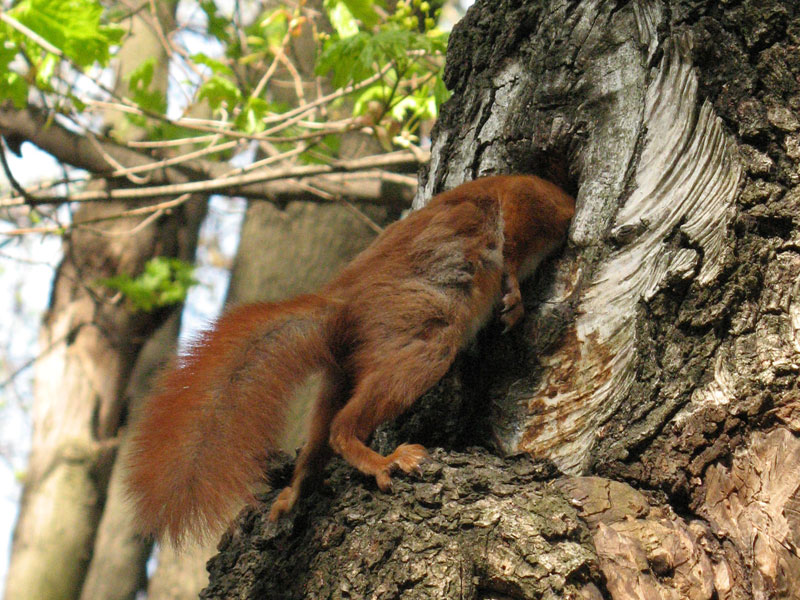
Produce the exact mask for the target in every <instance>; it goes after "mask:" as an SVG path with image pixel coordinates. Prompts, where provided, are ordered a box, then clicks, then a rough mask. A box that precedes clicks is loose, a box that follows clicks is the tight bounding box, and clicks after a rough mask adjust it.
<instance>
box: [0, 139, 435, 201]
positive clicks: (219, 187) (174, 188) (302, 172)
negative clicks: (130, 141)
mask: <svg viewBox="0 0 800 600" xmlns="http://www.w3.org/2000/svg"><path fill="white" fill-rule="evenodd" d="M423 158H424V159H425V160H427V153H425V155H424V156H419V155H415V154H414V153H412V152H410V151H407V150H402V151H398V152H390V153H388V154H378V155H374V156H367V157H364V158H356V159H351V160H340V161H334V162H332V163H330V164H322V165H300V166H291V167H283V168H278V169H270V170H267V171H259V172H256V173H247V174H242V175H237V176H233V177H218V178H216V179H210V180H207V181H190V182H186V183H179V184H168V185H158V186H149V187H140V188H122V189H113V190H108V191H85V192H81V193H78V194H74V195H72V196H69V197H67V198H56V197H53V198H48V199H46V200H44V199H42V200H39V201H37V203H47V204H53V203H59V202H66V201H69V202H90V201H96V200H141V199H143V198H158V197H163V196H177V195H179V194H208V193H213V192H223V191H224V192H225V193H227V194H229V195H236V192H237V189H239V188H243V187H245V186H248V185H251V184H256V183H265V182H269V181H276V180H279V179H292V178H299V177H311V176H314V175H324V174H330V173H342V172H350V171H366V170H371V169H383V168H386V167H391V166H396V165H400V164H408V163H417V164H419V163H420V160H421V159H423ZM22 204H25V201H24V199H21V198H12V199H10V200H5V201H0V208H8V207H12V206H20V205H22Z"/></svg>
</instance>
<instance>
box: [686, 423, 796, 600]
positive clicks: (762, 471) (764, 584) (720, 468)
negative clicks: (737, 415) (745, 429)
mask: <svg viewBox="0 0 800 600" xmlns="http://www.w3.org/2000/svg"><path fill="white" fill-rule="evenodd" d="M798 473H800V440H798V438H797V437H796V436H794V435H792V433H791V432H790V431H789V430H787V429H776V430H774V431H771V432H769V433H762V432H755V433H753V435H751V436H750V438H749V439H748V440H747V441H746V443H745V445H744V446H743V447H742V448H741V449H740V451H739V453H738V454H737V456H735V457H734V459H733V462H732V464H731V465H730V466H729V467H726V466H725V465H723V464H720V463H717V464H715V465H712V466H711V467H710V468H709V469H708V472H707V473H706V482H705V485H706V487H705V499H704V502H703V505H702V507H701V509H700V514H702V515H703V516H704V517H705V518H707V519H708V521H709V522H710V523H711V525H712V527H713V529H714V532H715V533H716V534H717V535H718V536H720V537H721V538H727V539H730V540H732V541H733V542H734V543H735V544H736V546H737V547H738V548H740V549H741V550H742V553H743V554H744V559H745V562H746V564H747V566H748V567H749V569H750V571H751V573H753V578H752V581H751V585H752V593H753V598H793V597H796V594H797V592H798V589H797V585H798V577H800V556H798V552H797V549H798V548H799V547H800V528H798V514H800V478H798Z"/></svg>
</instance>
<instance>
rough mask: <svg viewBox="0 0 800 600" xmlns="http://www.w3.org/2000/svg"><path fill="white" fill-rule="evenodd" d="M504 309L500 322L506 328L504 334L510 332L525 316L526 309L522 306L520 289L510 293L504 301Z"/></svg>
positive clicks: (501, 312) (504, 297)
mask: <svg viewBox="0 0 800 600" xmlns="http://www.w3.org/2000/svg"><path fill="white" fill-rule="evenodd" d="M502 303H503V308H502V309H501V311H500V320H501V321H502V322H503V324H504V325H505V327H504V328H503V333H506V332H507V331H509V330H510V329H511V328H512V327H514V325H516V324H517V323H518V322H519V320H520V319H521V318H522V316H523V315H524V314H525V307H524V306H523V305H522V294H521V293H520V291H519V288H516V289H513V290H511V291H509V292H508V293H507V294H506V295H505V296H503V299H502Z"/></svg>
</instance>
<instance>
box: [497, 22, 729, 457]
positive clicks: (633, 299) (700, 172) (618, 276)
mask: <svg viewBox="0 0 800 600" xmlns="http://www.w3.org/2000/svg"><path fill="white" fill-rule="evenodd" d="M651 26H652V24H651ZM662 46H663V52H664V54H663V57H662V59H661V61H660V64H659V66H658V69H657V72H656V75H655V77H653V80H652V82H651V83H650V85H649V86H648V89H647V94H646V97H645V107H644V116H643V119H642V129H643V134H642V138H641V144H642V150H641V153H640V154H639V156H638V157H637V158H636V161H635V162H636V163H637V167H636V171H635V174H634V177H633V190H632V192H631V194H630V195H629V196H628V198H627V199H625V200H624V204H623V205H622V206H621V207H620V209H619V211H618V212H617V215H616V218H615V220H614V224H613V226H612V229H611V231H610V236H611V238H612V239H614V240H617V241H618V243H619V244H620V246H621V247H620V248H618V249H614V250H613V251H612V252H611V253H610V254H609V255H608V256H606V257H605V258H603V259H601V260H600V261H599V263H598V264H597V265H596V266H595V269H596V271H595V274H594V275H593V276H592V277H591V280H590V282H589V283H588V284H585V286H586V287H585V288H584V289H583V290H582V292H581V296H580V300H579V302H578V306H577V309H576V312H577V315H578V316H577V318H576V320H575V323H574V325H573V327H574V329H571V330H570V331H569V332H568V336H569V339H570V340H571V342H570V344H569V345H568V346H565V347H563V348H560V349H557V350H556V351H555V353H554V354H552V355H550V356H548V357H546V358H545V359H544V360H543V365H544V367H545V370H546V371H545V375H544V377H543V382H542V385H541V387H540V388H539V389H538V390H536V391H535V392H534V394H533V396H532V397H531V398H530V406H531V407H533V408H535V410H534V411H533V412H532V414H531V416H530V418H529V419H528V420H527V422H526V423H525V424H524V425H523V432H522V435H521V437H520V439H518V440H514V442H513V443H512V444H511V446H510V449H515V448H516V449H522V450H526V451H528V452H531V453H532V454H533V455H542V454H543V453H544V454H546V455H547V456H548V457H549V458H552V459H553V460H554V461H555V462H556V464H558V466H559V467H561V469H562V470H564V471H565V472H570V473H577V472H581V471H583V470H585V469H586V468H587V467H588V464H589V460H590V458H589V454H590V452H591V450H592V446H593V444H594V440H595V438H596V436H597V435H598V433H599V430H600V427H601V426H602V425H603V424H604V423H605V422H606V421H607V419H608V417H609V416H610V415H611V414H613V413H614V412H615V410H616V409H617V408H618V406H619V403H620V401H621V400H623V399H624V398H625V396H626V394H627V393H628V391H629V390H630V387H631V385H632V383H633V380H634V378H635V376H636V373H635V367H636V365H637V357H636V349H635V320H636V319H637V318H641V317H640V316H639V315H637V310H636V307H637V305H638V304H639V303H640V302H641V301H643V300H644V301H649V300H651V299H652V298H653V296H654V295H655V294H656V293H657V292H658V291H659V290H660V289H663V288H665V287H667V286H670V285H675V284H676V283H677V282H680V281H689V280H695V281H696V283H697V284H698V285H701V286H703V285H711V283H712V282H713V281H714V279H715V277H716V276H717V275H718V274H719V272H720V269H721V267H722V264H723V258H724V256H723V252H724V250H725V248H726V243H725V242H726V239H727V236H728V235H729V224H730V221H731V217H732V216H733V211H732V209H733V203H734V200H735V198H736V194H737V190H738V186H739V181H740V177H741V167H740V166H739V164H738V163H737V162H736V159H735V156H736V153H735V149H734V147H733V144H732V143H731V141H730V140H729V139H728V137H727V136H726V135H725V134H724V133H723V130H722V125H721V121H720V119H719V118H717V117H715V116H714V114H713V110H712V108H711V104H710V103H709V102H708V101H705V102H702V103H700V102H699V101H698V96H697V77H696V75H695V73H694V69H693V68H692V63H691V55H690V53H691V36H690V35H689V34H684V35H680V36H676V37H675V38H671V39H668V40H667V41H665V42H664V43H663V44H662ZM698 104H701V107H700V109H699V114H698V110H697V105H698ZM579 201H580V196H579ZM678 232H680V233H681V234H683V235H685V238H686V239H685V241H684V242H683V243H681V247H677V248H676V247H674V245H673V244H671V241H672V240H671V238H673V237H674V236H675V235H676V234H678ZM572 344H575V346H576V347H572ZM542 421H544V422H545V425H544V426H541V423H542Z"/></svg>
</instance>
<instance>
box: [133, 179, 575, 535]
mask: <svg viewBox="0 0 800 600" xmlns="http://www.w3.org/2000/svg"><path fill="white" fill-rule="evenodd" d="M573 210H574V202H573V200H572V198H570V197H569V196H568V195H566V194H565V193H564V192H563V191H561V190H560V189H559V188H557V187H556V186H554V185H553V184H550V183H548V182H546V181H543V180H541V179H538V178H535V177H530V176H520V175H512V176H501V177H487V178H484V179H479V180H476V181H473V182H470V183H466V184H464V185H461V186H459V187H457V188H455V189H453V190H450V191H449V192H445V193H443V194H440V195H438V196H436V197H435V198H434V199H433V200H432V201H431V202H430V204H429V205H428V206H427V207H425V208H423V209H421V210H419V211H417V212H415V213H413V214H411V215H410V216H409V217H407V218H406V219H404V220H403V221H399V222H397V223H395V224H393V225H391V226H389V227H388V228H387V229H386V231H384V233H383V234H382V235H381V236H380V237H379V238H378V239H377V240H376V241H375V242H374V243H373V244H372V245H371V246H370V247H369V248H367V249H366V250H365V251H364V252H362V253H361V254H360V255H359V256H358V257H356V258H355V260H354V261H353V262H352V263H351V264H350V265H349V266H348V267H347V268H346V269H345V270H344V271H343V272H342V273H341V274H340V275H339V276H338V277H337V278H336V279H334V280H333V281H332V282H331V283H329V284H328V285H326V286H325V287H324V288H323V289H322V290H321V291H320V292H319V294H317V295H308V296H302V297H300V298H296V299H293V300H290V301H288V302H283V303H277V304H252V305H247V306H243V307H241V308H238V309H236V310H233V311H231V312H230V313H228V314H227V315H225V316H224V317H222V318H221V319H220V320H219V321H218V323H217V324H216V325H215V326H214V328H212V329H211V330H210V331H209V332H208V333H206V334H205V335H204V336H203V337H202V338H201V339H200V340H199V341H198V342H197V343H196V344H195V345H194V346H193V348H192V349H191V350H190V351H189V352H188V353H187V355H186V356H185V357H183V359H181V360H180V362H179V364H178V365H177V366H176V368H175V369H173V370H172V371H171V372H169V373H168V374H167V375H166V377H165V378H164V380H163V381H162V384H161V388H160V391H159V393H158V394H157V395H155V396H154V397H153V398H152V399H151V400H150V401H149V402H148V403H147V405H146V407H145V410H144V411H143V415H142V418H141V421H140V423H139V425H138V429H137V432H136V434H135V436H134V440H133V443H132V448H133V449H132V451H131V453H130V455H129V457H128V460H129V474H128V483H129V488H130V490H131V495H132V496H133V498H134V500H135V502H136V505H137V510H138V515H139V518H140V520H141V523H142V528H143V530H144V531H145V532H147V533H151V534H155V535H159V534H161V533H164V532H166V533H167V534H168V535H169V537H170V539H171V540H172V541H173V542H174V543H178V542H179V541H180V539H181V537H182V536H183V535H184V534H185V533H187V532H188V533H190V534H192V535H194V536H202V535H203V534H205V533H208V532H211V531H215V530H218V529H219V528H221V526H223V525H224V524H225V523H226V522H227V520H228V519H229V518H230V517H231V513H232V511H233V510H234V509H235V507H237V506H238V505H240V504H241V502H242V501H248V500H250V499H251V491H250V490H251V486H252V485H253V483H255V482H256V481H257V480H258V478H259V476H260V474H261V472H262V463H263V460H264V458H265V456H266V454H267V452H268V451H269V449H270V448H274V447H275V445H276V440H277V437H278V435H279V433H280V432H281V431H282V429H283V425H284V406H285V405H286V403H287V399H288V398H289V397H290V396H291V395H292V392H293V390H294V388H295V386H296V385H297V384H299V383H301V382H302V381H303V380H304V379H305V378H306V377H307V376H308V375H309V374H310V373H311V372H313V371H322V373H323V386H322V391H321V392H320V396H319V398H318V399H317V402H316V405H315V407H314V411H313V415H312V421H311V429H310V432H309V440H308V442H307V443H306V446H305V447H304V449H303V451H302V453H301V454H300V457H299V458H298V461H297V465H296V467H295V473H294V477H293V478H292V484H291V485H290V486H289V487H287V488H286V489H284V490H283V491H282V492H281V494H280V495H279V496H278V499H277V500H276V501H275V503H274V504H273V507H272V511H271V513H270V517H271V518H273V519H276V518H278V517H279V516H280V515H281V514H283V513H285V512H287V511H288V510H290V509H291V507H292V506H293V504H294V503H295V501H296V500H297V498H298V497H299V495H300V493H301V491H302V488H303V487H304V485H306V484H307V483H309V482H313V481H314V476H315V475H317V474H318V473H319V470H320V469H321V467H322V466H323V465H324V464H325V462H326V461H327V460H328V458H329V457H330V455H331V451H332V450H333V451H335V452H337V453H339V454H340V455H341V456H342V457H344V458H345V459H346V460H347V461H348V462H349V463H350V464H351V465H353V466H354V467H356V468H357V469H359V470H360V471H362V472H363V473H366V474H369V475H373V476H374V477H375V478H376V481H377V483H378V486H379V487H380V488H381V489H383V490H387V489H389V488H390V486H391V474H392V472H393V471H394V470H396V469H400V470H402V471H404V472H410V471H413V470H415V469H416V468H417V467H418V465H419V462H420V461H421V460H422V459H423V458H424V457H425V456H426V453H425V450H424V448H422V447H421V446H418V445H405V444H404V445H402V446H400V447H398V448H397V449H396V450H395V451H394V452H393V453H392V454H390V455H389V456H386V457H384V456H381V455H380V454H377V453H376V452H374V451H372V450H370V449H369V448H368V447H367V446H366V445H365V443H364V442H365V441H366V440H367V438H368V437H369V435H370V434H371V433H372V432H373V431H374V429H375V427H377V426H378V425H379V424H381V423H383V422H384V421H386V420H388V419H391V418H394V417H396V416H397V415H399V414H400V413H402V412H403V411H405V410H406V409H408V407H409V406H411V405H412V404H413V403H414V402H415V401H416V399H417V398H418V397H419V396H421V395H422V394H423V393H424V392H425V391H426V390H427V389H428V388H429V387H431V386H432V385H433V384H434V383H436V381H438V380H439V379H440V378H441V377H442V376H443V375H444V373H445V372H446V371H447V369H448V368H449V367H450V364H451V363H452V361H453V359H454V358H455V355H456V353H457V352H458V350H459V349H460V348H461V347H463V345H464V344H465V343H466V342H467V341H468V340H469V339H470V337H471V336H472V335H474V333H475V332H476V331H477V329H478V328H479V327H480V325H481V324H482V323H483V322H484V321H485V320H486V318H488V316H489V315H490V313H491V309H492V306H493V304H494V303H495V302H496V300H497V299H498V297H500V295H501V286H502V284H503V281H505V291H506V294H505V296H504V298H503V303H504V316H503V319H504V321H505V322H506V324H507V325H508V326H511V325H513V324H514V322H516V321H517V320H518V319H519V318H520V317H521V314H522V308H521V302H520V300H521V299H520V297H519V287H518V282H517V276H518V275H524V274H525V273H522V272H521V271H520V270H521V269H523V268H524V266H525V264H526V263H530V262H531V259H532V258H533V259H534V262H536V261H537V260H539V259H541V257H542V256H543V255H544V254H546V253H547V252H549V251H550V250H551V249H552V248H553V247H554V246H555V245H557V244H558V243H560V241H561V240H562V239H563V236H564V234H565V232H566V228H567V225H568V223H569V219H570V218H571V217H572V212H573ZM504 275H505V277H504Z"/></svg>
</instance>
